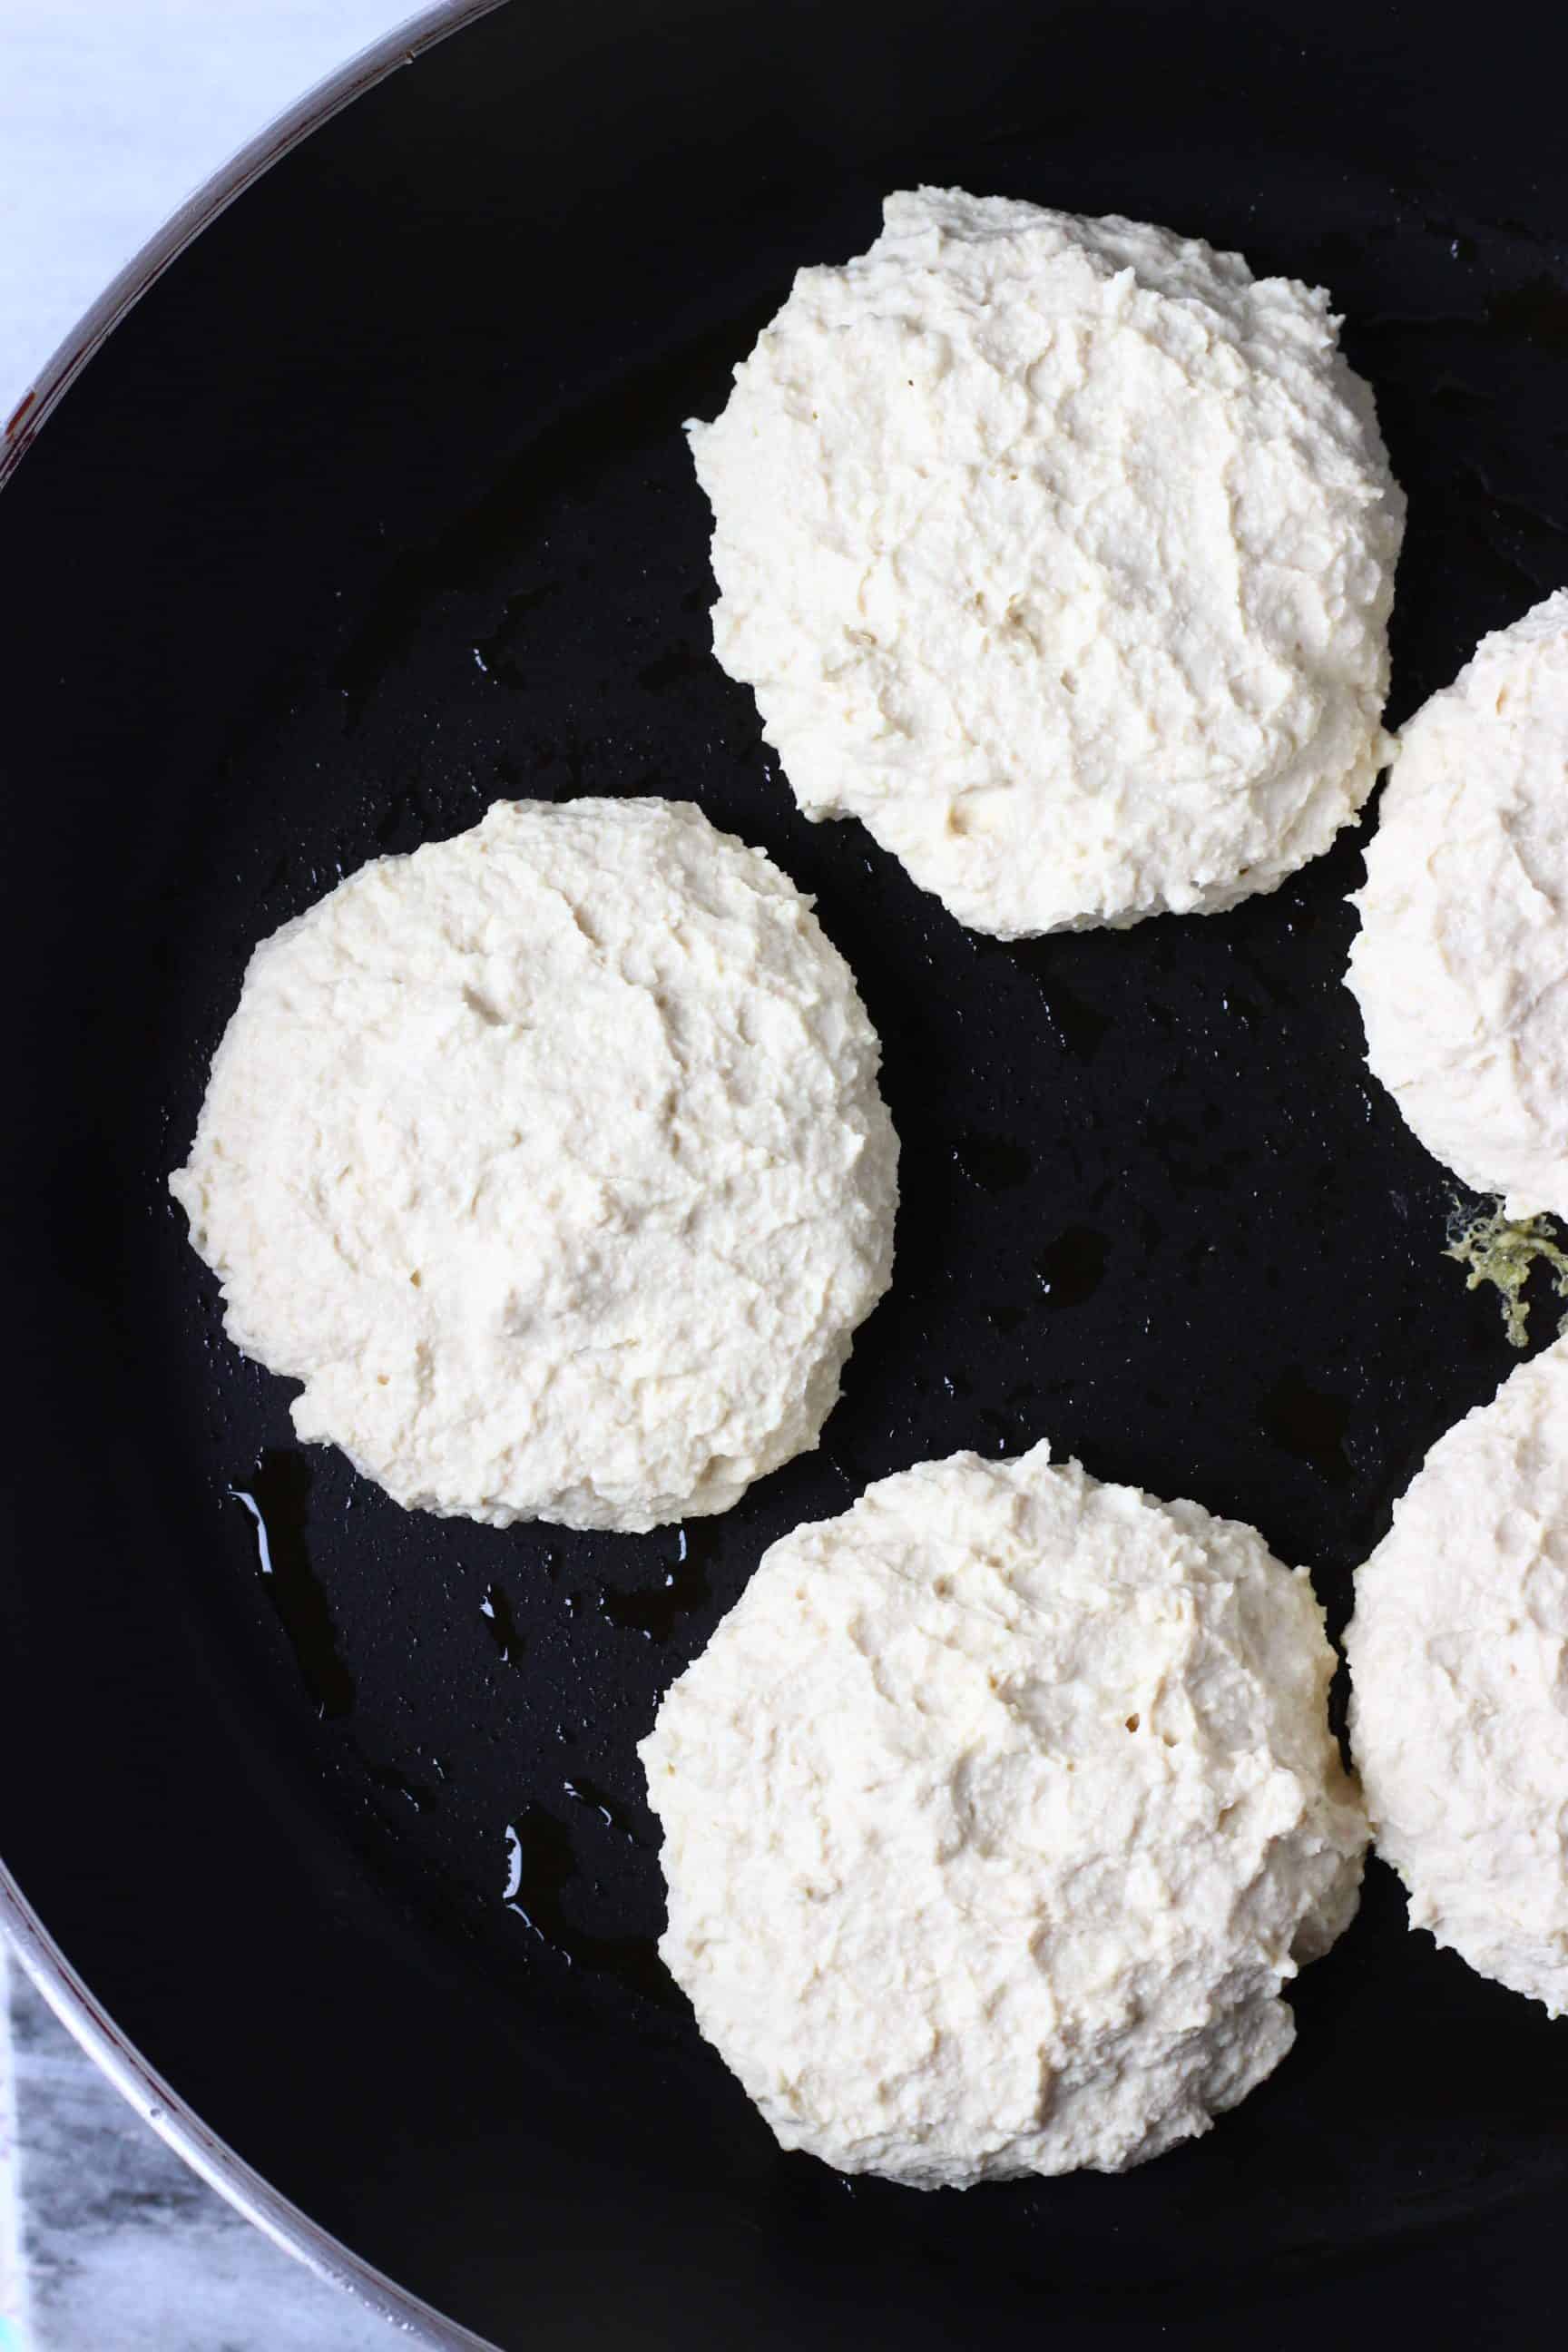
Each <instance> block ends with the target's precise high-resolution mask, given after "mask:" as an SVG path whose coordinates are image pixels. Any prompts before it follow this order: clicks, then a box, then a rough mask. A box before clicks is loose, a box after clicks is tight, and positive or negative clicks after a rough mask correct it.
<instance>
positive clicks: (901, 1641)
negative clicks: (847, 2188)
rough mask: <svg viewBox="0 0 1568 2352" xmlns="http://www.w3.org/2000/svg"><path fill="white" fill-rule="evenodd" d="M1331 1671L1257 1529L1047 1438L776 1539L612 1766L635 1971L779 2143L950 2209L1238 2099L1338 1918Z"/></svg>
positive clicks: (1339, 1791) (1346, 1799) (1349, 1793)
mask: <svg viewBox="0 0 1568 2352" xmlns="http://www.w3.org/2000/svg"><path fill="white" fill-rule="evenodd" d="M1333 1663H1334V1662H1333V1655H1332V1653H1331V1649H1330V1646H1329V1643H1328V1642H1327V1639H1326V1638H1325V1635H1324V1631H1323V1620H1322V1613H1321V1610H1320V1609H1319V1607H1318V1604H1317V1602H1316V1601H1315V1600H1314V1598H1313V1595H1312V1590H1311V1586H1310V1582H1309V1581H1308V1579H1307V1577H1306V1575H1305V1573H1304V1571H1302V1570H1295V1571H1292V1570H1289V1569H1286V1568H1284V1567H1282V1566H1281V1565H1280V1564H1279V1561H1278V1560H1276V1559H1273V1558H1272V1557H1271V1555H1270V1554H1269V1553H1268V1550H1267V1549H1266V1548H1265V1546H1264V1544H1263V1541H1262V1538H1260V1537H1259V1536H1258V1535H1257V1534H1256V1533H1255V1532H1254V1531H1253V1530H1252V1529H1251V1528H1247V1527H1243V1526H1240V1525H1238V1524H1237V1523H1235V1522H1233V1521H1229V1520H1225V1519H1215V1518H1212V1517H1210V1516H1209V1515H1208V1513H1207V1512H1206V1511H1204V1510H1202V1509H1201V1508H1200V1507H1198V1506H1197V1505H1196V1504H1195V1503H1159V1502H1155V1501H1153V1500H1152V1498H1151V1497H1150V1496H1146V1495H1143V1494H1140V1493H1138V1492H1136V1491H1135V1490H1133V1489H1132V1488H1131V1487H1126V1486H1100V1485H1098V1484H1097V1483H1096V1482H1095V1480H1094V1479H1092V1478H1090V1477H1089V1476H1087V1475H1085V1473H1084V1472H1083V1471H1082V1470H1081V1469H1080V1468H1079V1466H1078V1465H1077V1464H1076V1463H1067V1464H1064V1465H1060V1466H1052V1465H1051V1464H1050V1462H1049V1450H1048V1448H1047V1446H1045V1445H1043V1444H1041V1445H1037V1446H1036V1447H1035V1449H1034V1450H1033V1452H1031V1453H1029V1454H1025V1455H1024V1456H1022V1457H1021V1458H1020V1459H1018V1460H1016V1461H1011V1462H996V1461H986V1460H983V1459H982V1458H981V1457H980V1456H978V1455H976V1454H954V1455H953V1456H952V1458H951V1459H950V1460H947V1461H944V1462H931V1463H924V1464H922V1465H921V1466H920V1467H919V1468H917V1469H913V1470H909V1471H905V1472H903V1473H901V1474H900V1475H898V1476H896V1477H892V1478H888V1479H884V1480H883V1481H881V1483H880V1484H879V1485H877V1486H871V1487H869V1488H868V1491H867V1492H866V1494H865V1495H864V1496H862V1497H861V1498H860V1500H859V1501H858V1503H857V1504H856V1505H855V1506H854V1507H853V1509H851V1510H850V1511H848V1512H847V1513H846V1514H845V1515H844V1516H843V1517H841V1518H837V1519H830V1520H827V1521H826V1522H824V1523H823V1524H821V1525H818V1526H811V1527H803V1528H796V1529H795V1532H794V1533H793V1534H791V1535H788V1536H785V1537H784V1538H783V1539H782V1540H781V1541H780V1542H778V1543H776V1544H774V1545H773V1548H772V1549H771V1550H770V1551H769V1552H768V1553H767V1554H766V1556H765V1557H764V1559H763V1561H762V1564H761V1566H760V1567H759V1569H758V1570H757V1572H756V1574H755V1576H754V1577H753V1579H752V1582H751V1584H750V1585H749V1586H748V1587H747V1589H746V1591H745V1592H744V1593H743V1594H742V1598H741V1600H740V1601H739V1602H738V1603H737V1604H736V1606H735V1608H734V1609H733V1610H732V1611H731V1612H730V1614H729V1616H728V1617H726V1618H725V1619H724V1621H723V1622H722V1623H721V1625H720V1627H719V1629H718V1631H717V1632H716V1633H715V1634H714V1635H713V1638H712V1640H711V1641H710V1643H709V1645H708V1647H707V1649H706V1650H705V1651H704V1652H703V1654H702V1655H701V1656H700V1658H699V1659H698V1660H697V1661H696V1663H695V1664H693V1665H691V1666H690V1667H689V1668H688V1670H687V1672H686V1673H685V1674H684V1675H681V1677H680V1678H679V1681H678V1682H676V1683H675V1684H674V1685H673V1686H672V1687H671V1689H670V1690H669V1691H668V1694H667V1696H666V1697H665V1699H664V1701H663V1704H662V1706H660V1708H659V1711H658V1720H657V1723H656V1725H655V1727H654V1729H653V1732H652V1734H651V1736H650V1737H649V1738H647V1740H646V1741H645V1742H644V1743H643V1746H642V1748H641V1751H640V1752H641V1755H642V1759H643V1762H644V1765H645V1767H646V1769H647V1782H648V1790H649V1796H650V1800H651V1802H652V1804H653V1806H654V1809H655V1811H657V1812H658V1815H659V1817H660V1820H661V1821H662V1823H663V1827H664V1835H665V1844H664V1867H665V1875H666V1878H667V1881H668V1889H669V1923H668V1930H667V1932H666V1934H665V1937H664V1940H663V1943H662V1944H661V1946H660V1949H661V1951H662V1953H663V1956H664V1958H665V1959H666V1961H667V1963H668V1967H669V1969H670V1970H671V1972H672V1973H673V1974H674V1976H675V1977H676V1978H677V1979H679V1982H680V1984H681V1985H682V1986H683V1987H684V1988H685V1990H686V1991H687V1992H688V1994H689V1996H690V1998H691V2000H692V2002H693V2004H694V2006H695V2008H696V2011H697V2017H698V2021H699V2023H700V2026H701V2028H702V2031H703V2032H704V2033H705V2034H706V2035H707V2037H708V2039H709V2040H710V2042H712V2043H713V2044H714V2045H715V2047H716V2048H717V2049H718V2051H719V2052H720V2053H721V2056H722V2057H723V2058H724V2060H725V2061H726V2063H728V2064H729V2065H730V2066H731V2068H732V2069H733V2071H734V2072H735V2074H737V2075H738V2076H739V2077H740V2080H741V2082H742V2084H743V2085H744V2086H745V2088H746V2090H747V2091H748V2092H749V2093H750V2095H751V2096H752V2099H754V2100H755V2102H756V2103H757V2105H758V2106H759V2107H760V2108H761V2110H762V2112H763V2116H765V2117H766V2119H767V2121H768V2122H769V2124H770V2125H771V2126H772V2127H773V2131H774V2132H775V2134H776V2135H777V2137H778V2138H779V2140H780V2141H781V2143H782V2144H783V2145H784V2147H791V2148H795V2147H800V2148H808V2149H810V2150H811V2151H812V2152H813V2153H814V2154H816V2155H817V2156H819V2157H821V2158H825V2159H826V2162H828V2163H829V2164H833V2165H837V2167H838V2168H840V2169H841V2170H844V2171H846V2172H875V2173H881V2174H884V2175H886V2176H887V2177H889V2179H896V2180H901V2181H906V2182H908V2183H910V2185H912V2186H914V2187H916V2188H921V2189H934V2188H940V2187H944V2186H951V2187H960V2188H963V2187H967V2186H968V2185H970V2184H971V2183H973V2182H975V2181H978V2180H982V2179H996V2178H1007V2177H1010V2176H1013V2175H1017V2174H1026V2173H1058V2172H1066V2171H1069V2170H1071V2169H1073V2168H1076V2167H1079V2166H1092V2167H1095V2168H1100V2169H1101V2170H1105V2171H1118V2170H1121V2168H1124V2167H1126V2166H1129V2165H1134V2164H1139V2163H1142V2161H1143V2160H1144V2159H1145V2158H1150V2157H1153V2156H1157V2155H1159V2154H1160V2153H1161V2152H1162V2150H1163V2149H1165V2148H1169V2147H1174V2146H1175V2145H1176V2144H1177V2143H1178V2142H1179V2141H1181V2140H1184V2139H1187V2138H1190V2137H1192V2136H1193V2135H1194V2134H1195V2133H1198V2132H1203V2131H1205V2130H1206V2129H1207V2128H1208V2126H1209V2122H1210V2119H1211V2117H1212V2116H1215V2115H1216V2114H1218V2113H1220V2112H1221V2111H1222V2110H1223V2109H1225V2108H1227V2107H1231V2106H1234V2105H1236V2104H1237V2101H1238V2100H1240V2099H1242V2098H1244V2097H1245V2096H1246V2095H1247V2092H1248V2091H1250V2090H1251V2089H1252V2088H1253V2087H1254V2086H1255V2085H1256V2084H1258V2083H1259V2082H1261V2081H1262V2079H1263V2078H1264V2076H1265V2075H1267V2074H1269V2073H1270V2072H1271V2071H1272V2070H1273V2068H1274V2067H1275V2066H1276V2065H1277V2064H1278V2063H1279V2060H1280V2059H1281V2058H1282V2057H1283V2056H1284V2054H1285V2053H1286V2051H1287V2050H1288V2049H1289V2046H1290V2043H1291V2042H1292V2040H1293V2039H1294V2031H1295V2029H1294V2023H1293V2021H1292V2018H1291V2015H1290V2011H1289V2008H1288V2006H1287V2005H1286V2004H1285V2003H1284V2002H1283V2001H1282V2000H1281V1999H1280V1997H1279V1994H1280V1988H1281V1986H1282V1985H1283V1984H1284V1983H1285V1982H1286V1981H1287V1980H1288V1979H1289V1978H1290V1977H1292V1976H1293V1975H1294V1974H1295V1972H1296V1969H1297V1966H1298V1963H1299V1962H1300V1961H1301V1960H1304V1959H1308V1958H1313V1957H1315V1956H1316V1955H1317V1954H1319V1953H1321V1951H1323V1950H1325V1949H1326V1948H1327V1947H1328V1946H1329V1945H1330V1944H1331V1942H1332V1941H1333V1939H1334V1937H1336V1936H1337V1935H1338V1934H1339V1932H1340V1930H1341V1929H1342V1927H1344V1926H1345V1924H1346V1922H1347V1921H1348V1919H1349V1918H1350V1916H1351V1915H1352V1912H1353V1910H1354V1908H1355V1904H1356V1899H1357V1890H1358V1887H1359V1884H1360V1877H1361V1863H1362V1853H1363V1846H1364V1843H1365V1837H1366V1829H1365V1822H1364V1818H1363V1812H1362V1809H1361V1804H1360V1801H1359V1799H1358V1797H1357V1795H1356V1793H1355V1791H1354V1790H1353V1788H1352V1784H1351V1783H1350V1782H1349V1781H1348V1780H1347V1779H1346V1778H1345V1776H1344V1774H1343V1772H1342V1769H1341V1766H1340V1761H1339V1756H1338V1751H1337V1749H1336V1748H1335V1747H1334V1745H1333V1742H1332V1740H1331V1737H1330V1734H1329V1728H1328V1717H1327V1691H1328V1685H1329V1680H1330V1676H1331V1673H1332V1670H1333Z"/></svg>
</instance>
